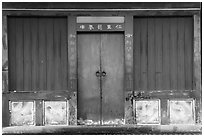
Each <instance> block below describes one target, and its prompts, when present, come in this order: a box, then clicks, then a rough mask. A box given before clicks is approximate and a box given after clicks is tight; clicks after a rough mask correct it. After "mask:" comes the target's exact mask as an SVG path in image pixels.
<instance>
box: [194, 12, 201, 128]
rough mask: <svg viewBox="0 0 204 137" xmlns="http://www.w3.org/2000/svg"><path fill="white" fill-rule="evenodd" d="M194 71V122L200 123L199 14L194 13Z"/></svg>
mask: <svg viewBox="0 0 204 137" xmlns="http://www.w3.org/2000/svg"><path fill="white" fill-rule="evenodd" d="M193 57H194V60H193V61H194V73H193V76H194V78H193V81H194V84H193V89H195V90H197V92H194V94H195V95H196V96H197V98H196V101H195V112H196V113H195V118H196V123H197V124H201V123H202V101H201V100H202V95H201V93H202V90H201V76H202V74H201V25H200V15H199V14H198V15H194V55H193Z"/></svg>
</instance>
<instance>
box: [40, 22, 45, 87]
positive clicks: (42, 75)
mask: <svg viewBox="0 0 204 137" xmlns="http://www.w3.org/2000/svg"><path fill="white" fill-rule="evenodd" d="M45 26H46V18H40V19H39V83H40V84H39V85H40V90H46V86H47V85H46V63H47V61H46V46H47V45H46V44H47V39H46V33H45Z"/></svg>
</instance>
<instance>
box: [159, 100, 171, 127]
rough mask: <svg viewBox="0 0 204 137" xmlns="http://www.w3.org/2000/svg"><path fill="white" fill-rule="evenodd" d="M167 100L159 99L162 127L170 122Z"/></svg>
mask: <svg viewBox="0 0 204 137" xmlns="http://www.w3.org/2000/svg"><path fill="white" fill-rule="evenodd" d="M167 101H168V100H167V99H161V100H160V103H161V104H160V105H161V124H162V125H168V124H169V120H170V114H169V111H168V102H167Z"/></svg>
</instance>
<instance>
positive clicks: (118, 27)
mask: <svg viewBox="0 0 204 137" xmlns="http://www.w3.org/2000/svg"><path fill="white" fill-rule="evenodd" d="M77 31H124V24H123V23H100V24H99V23H90V24H89V23H78V24H77Z"/></svg>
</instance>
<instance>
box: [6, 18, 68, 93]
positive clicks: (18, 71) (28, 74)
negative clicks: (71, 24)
mask: <svg viewBox="0 0 204 137" xmlns="http://www.w3.org/2000/svg"><path fill="white" fill-rule="evenodd" d="M8 45H9V55H8V57H9V90H10V91H14V90H16V91H40V90H67V89H68V47H67V18H66V17H65V18H64V17H8Z"/></svg>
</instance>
